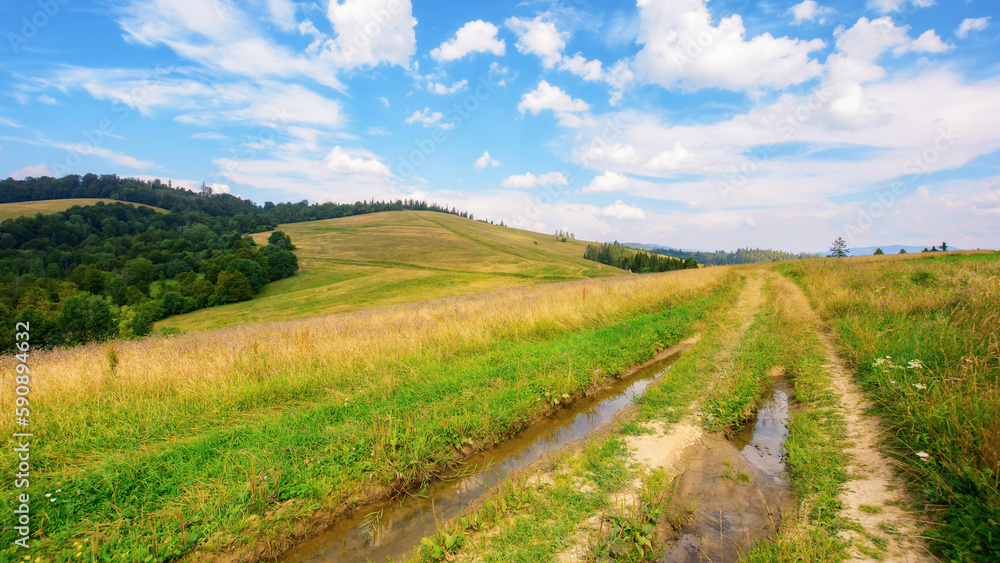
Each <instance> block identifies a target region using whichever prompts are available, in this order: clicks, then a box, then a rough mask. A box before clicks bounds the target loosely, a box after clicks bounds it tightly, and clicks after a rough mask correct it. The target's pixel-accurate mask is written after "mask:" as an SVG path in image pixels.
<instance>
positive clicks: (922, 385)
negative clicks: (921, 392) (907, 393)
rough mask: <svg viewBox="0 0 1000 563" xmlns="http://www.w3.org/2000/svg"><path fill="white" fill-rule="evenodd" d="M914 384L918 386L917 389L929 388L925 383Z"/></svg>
mask: <svg viewBox="0 0 1000 563" xmlns="http://www.w3.org/2000/svg"><path fill="white" fill-rule="evenodd" d="M913 386H914V387H916V388H917V389H927V386H926V385H924V384H923V383H914V384H913Z"/></svg>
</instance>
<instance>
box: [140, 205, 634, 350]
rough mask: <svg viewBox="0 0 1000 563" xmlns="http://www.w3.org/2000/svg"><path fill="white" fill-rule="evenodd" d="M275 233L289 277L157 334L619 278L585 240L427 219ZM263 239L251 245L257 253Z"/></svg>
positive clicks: (369, 220) (335, 223) (366, 219)
mask: <svg viewBox="0 0 1000 563" xmlns="http://www.w3.org/2000/svg"><path fill="white" fill-rule="evenodd" d="M278 230H281V231H283V232H285V233H286V234H288V235H289V236H291V238H292V241H293V242H294V244H295V246H296V247H297V250H296V251H295V254H296V256H297V257H298V260H299V267H300V270H299V272H298V273H297V274H296V275H294V276H292V277H290V278H287V279H284V280H280V281H277V282H274V283H271V284H268V285H267V287H265V288H264V290H263V291H262V293H261V294H260V295H258V296H257V297H256V298H254V299H253V300H251V301H247V302H242V303H233V304H230V305H224V306H219V307H212V308H209V309H204V310H199V311H195V312H193V313H189V314H187V315H179V316H174V317H170V318H169V319H167V320H164V321H162V322H160V323H159V324H158V325H157V326H159V327H164V326H169V327H174V328H179V329H182V330H192V329H204V328H217V327H222V326H232V325H236V324H240V323H259V322H266V321H268V320H271V319H275V318H281V319H289V318H304V317H309V316H316V315H324V314H330V313H339V312H344V311H351V310H356V309H361V308H370V307H376V306H381V305H392V304H399V303H409V302H412V301H417V300H422V299H434V298H438V297H448V296H455V295H465V294H470V293H477V292H480V291H489V290H494V289H503V288H510V287H518V286H526V285H534V284H537V283H547V282H558V281H569V280H575V279H589V278H595V277H605V276H614V275H621V274H624V273H625V272H623V271H622V270H619V269H617V268H611V267H609V266H605V265H602V264H598V263H595V262H592V261H589V260H584V259H583V252H584V250H585V249H586V246H587V243H586V242H585V241H577V240H573V239H568V240H566V241H565V242H563V241H562V240H561V239H559V240H557V239H556V237H555V236H554V235H545V234H541V233H535V232H531V231H524V230H520V229H514V228H510V227H499V226H496V225H490V224H487V223H482V222H479V221H470V220H468V219H463V218H461V217H457V216H454V215H448V214H444V213H433V212H428V211H390V212H382V213H372V214H369V215H359V216H354V217H343V218H339V219H329V220H325V221H310V222H306V223H291V224H285V225H279V226H278ZM269 234H270V233H257V234H255V235H253V237H254V240H255V241H256V242H257V243H258V244H264V243H266V241H267V237H268V236H269Z"/></svg>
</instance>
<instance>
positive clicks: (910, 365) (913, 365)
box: [906, 360, 924, 369]
mask: <svg viewBox="0 0 1000 563" xmlns="http://www.w3.org/2000/svg"><path fill="white" fill-rule="evenodd" d="M906 367H908V368H910V369H920V368H922V367H924V365H923V364H921V363H920V360H910V361H909V363H907V364H906Z"/></svg>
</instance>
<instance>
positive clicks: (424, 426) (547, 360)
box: [0, 243, 737, 561]
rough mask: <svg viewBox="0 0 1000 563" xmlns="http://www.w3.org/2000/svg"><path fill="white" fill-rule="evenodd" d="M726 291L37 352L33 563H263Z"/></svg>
mask: <svg viewBox="0 0 1000 563" xmlns="http://www.w3.org/2000/svg"><path fill="white" fill-rule="evenodd" d="M560 244H561V243H560ZM532 246H534V245H532ZM539 246H541V245H539ZM736 283H737V278H736V277H735V276H733V275H731V274H729V273H728V271H726V270H725V269H721V268H718V269H716V268H713V269H700V270H687V271H679V272H670V273H666V274H656V275H644V276H620V277H614V278H607V279H596V280H581V281H575V282H568V283H558V284H545V285H538V286H533V287H527V288H514V289H507V290H500V291H493V292H486V293H481V294H477V295H471V296H461V297H452V298H445V299H439V300H434V301H426V302H421V303H413V304H406V305H400V306H393V307H381V308H374V309H368V310H364V311H357V312H351V313H345V314H337V315H327V316H322V317H316V318H310V319H303V320H291V321H285V322H274V323H265V324H254V325H249V324H248V325H240V326H238V327H231V328H224V329H217V330H205V331H197V332H191V333H189V334H183V335H178V336H173V337H169V338H168V337H152V338H146V339H143V340H138V341H118V342H110V343H107V344H93V345H87V346H83V347H78V348H73V349H57V350H52V351H44V352H42V351H37V352H34V353H32V355H31V358H30V365H31V367H32V381H33V387H32V391H31V397H32V399H31V400H32V420H33V431H34V432H35V433H36V435H37V436H39V437H41V436H44V439H39V440H37V441H36V442H35V443H33V444H32V459H33V460H34V465H33V467H34V471H35V472H36V473H35V475H34V478H33V488H32V498H35V499H38V500H37V501H35V504H34V505H33V509H34V510H35V511H37V512H36V519H37V520H36V522H37V523H39V524H40V525H41V528H42V529H43V530H44V532H45V537H44V539H42V540H41V541H40V542H39V544H38V545H39V548H38V550H37V552H38V553H39V554H41V555H42V556H44V557H47V558H48V559H47V560H52V561H63V560H79V558H83V560H95V561H105V560H109V559H108V558H109V557H112V556H113V558H114V560H121V561H160V560H166V559H169V558H171V557H176V556H178V555H181V554H185V553H190V552H191V551H192V550H195V549H196V548H197V549H198V552H199V553H201V554H203V555H205V556H206V557H208V556H210V555H211V554H212V553H218V552H219V551H220V550H223V549H226V548H229V549H235V550H237V552H238V553H242V556H245V557H247V558H249V559H253V558H254V557H255V556H264V554H273V553H276V552H278V551H280V550H281V549H283V548H286V547H288V546H289V542H290V539H291V538H294V537H301V536H302V535H304V534H307V533H308V532H309V530H310V529H311V527H312V526H313V525H315V523H316V522H317V521H318V520H311V519H310V517H314V518H317V519H318V518H319V516H317V515H323V516H324V517H330V516H331V515H332V514H335V513H337V512H338V511H343V510H344V509H346V508H348V507H350V506H352V505H353V504H354V503H356V502H360V501H363V500H365V499H371V498H375V497H378V496H380V495H384V494H387V493H390V492H391V491H393V490H395V489H398V488H399V487H401V486H403V485H405V484H407V483H411V482H419V481H420V480H422V479H425V478H427V477H428V476H429V475H431V474H433V473H434V472H437V471H440V470H441V469H443V468H444V467H445V466H446V465H447V464H448V463H449V462H451V461H454V460H455V459H458V458H460V457H461V456H462V455H463V454H462V452H464V451H468V449H470V448H473V449H474V448H478V447H482V446H485V445H488V444H490V443H493V442H496V441H498V440H502V439H504V438H505V437H506V436H509V435H510V434H511V433H512V432H514V431H516V430H517V429H519V428H521V427H523V426H524V425H525V424H526V423H527V422H529V421H530V420H532V419H534V418H536V417H538V416H540V415H541V414H542V413H543V412H545V410H546V409H548V408H552V401H550V400H549V398H551V397H553V396H555V397H561V396H562V395H563V394H565V395H569V396H572V395H573V394H575V393H580V392H582V391H584V390H586V389H590V388H592V387H594V386H599V385H600V384H601V382H602V381H604V380H605V379H607V378H612V377H614V376H615V375H617V374H620V373H622V372H623V371H624V370H625V369H626V368H628V367H629V366H631V365H634V364H636V363H641V362H642V361H644V360H646V359H648V358H649V357H651V356H652V355H654V354H655V353H656V352H657V351H658V350H660V349H662V348H664V347H667V346H670V345H672V344H673V343H675V342H677V341H678V340H680V339H682V338H684V337H686V336H688V335H690V334H691V333H692V332H693V331H694V330H695V328H696V323H697V321H698V319H699V318H700V317H701V316H702V314H703V313H704V311H705V310H706V308H707V307H709V306H710V305H711V304H712V303H713V302H716V301H717V300H719V299H723V298H724V297H725V295H727V294H728V293H727V292H730V291H731V288H732V287H733V285H734V284H736ZM11 366H12V362H4V373H3V375H4V377H5V378H7V376H8V375H10V376H12V375H13V374H12V371H13V370H12V367H11ZM8 380H9V378H8ZM13 401H14V394H13V390H12V389H3V392H2V401H0V408H3V409H12V408H13ZM3 429H4V431H12V427H11V422H10V421H9V420H4V421H3ZM10 452H11V448H5V453H4V457H5V460H6V461H7V462H8V463H11V462H12V460H11V458H10V457H9V456H10V455H12V454H11V453H10ZM3 479H4V481H3V482H4V486H6V487H7V488H8V489H9V490H13V488H12V484H11V482H10V477H9V476H7V475H5V476H4V477H3ZM43 499H44V500H43ZM11 510H13V507H12V506H11V505H10V504H9V503H6V504H5V505H4V507H3V509H2V512H0V518H3V519H5V520H9V519H10V518H11V517H12V514H11V512H10V511H11ZM11 534H12V531H10V530H8V531H6V532H4V535H3V537H4V540H5V547H4V548H3V549H5V550H7V551H6V553H8V554H11V553H12V552H13V550H12V548H10V547H7V546H11V543H10V541H12V538H11ZM8 540H10V541H8ZM240 550H242V551H240ZM0 553H3V552H0ZM78 553H79V555H77V554H78ZM227 553H229V552H227ZM206 554H207V555H206Z"/></svg>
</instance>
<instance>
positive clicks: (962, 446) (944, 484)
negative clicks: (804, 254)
mask: <svg viewBox="0 0 1000 563" xmlns="http://www.w3.org/2000/svg"><path fill="white" fill-rule="evenodd" d="M778 269H779V270H780V271H781V272H782V273H783V274H784V275H785V276H787V277H789V278H790V279H793V280H795V281H796V282H797V283H799V284H800V285H801V286H802V287H803V288H804V289H805V291H806V293H807V294H808V295H809V297H810V300H811V301H812V302H813V303H814V305H815V306H816V308H817V309H818V310H819V312H820V314H822V315H823V317H824V318H825V319H826V321H827V322H828V323H829V324H830V325H831V327H832V328H833V330H834V333H835V335H836V338H837V344H838V348H839V352H840V354H841V356H842V357H843V358H844V359H845V360H846V361H847V362H848V363H849V364H850V367H851V368H852V369H853V370H854V372H855V374H856V380H857V381H858V383H859V384H860V385H861V386H862V388H863V389H864V391H865V393H866V395H867V397H868V398H869V399H870V400H871V401H872V403H873V406H872V413H873V414H875V415H877V416H878V417H879V418H880V419H881V421H882V424H883V427H884V429H885V441H886V443H887V445H888V446H889V448H890V451H891V452H892V455H893V456H894V457H895V458H896V460H897V462H898V467H899V468H900V470H901V471H902V473H903V475H904V477H905V479H906V480H907V482H908V483H909V485H910V488H911V490H912V491H914V492H915V493H916V495H917V498H918V500H919V503H920V505H921V506H923V507H926V509H927V516H928V517H931V518H933V519H934V520H935V521H936V523H933V524H932V525H931V526H930V527H929V529H928V532H927V533H928V535H929V538H930V541H931V548H932V550H933V551H934V552H935V553H937V554H939V555H941V556H943V557H944V558H945V559H948V560H953V561H997V560H1000V486H998V485H1000V386H998V376H1000V255H998V254H997V253H980V254H971V253H969V254H967V255H966V254H965V253H947V254H938V253H931V254H926V255H920V256H885V257H859V258H852V259H843V260H811V261H804V262H801V263H798V264H788V265H782V266H779V267H778Z"/></svg>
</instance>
